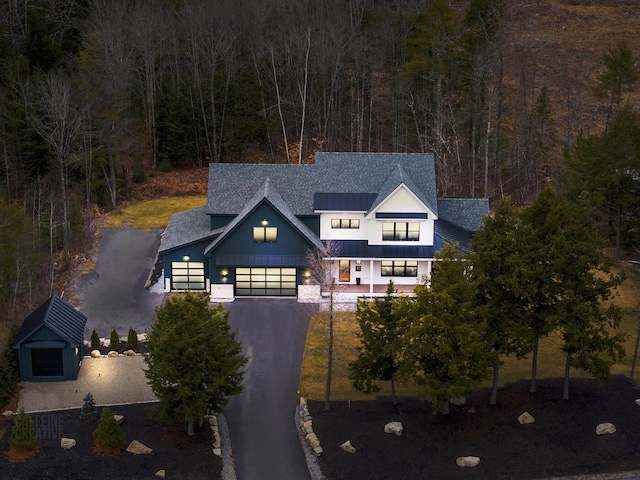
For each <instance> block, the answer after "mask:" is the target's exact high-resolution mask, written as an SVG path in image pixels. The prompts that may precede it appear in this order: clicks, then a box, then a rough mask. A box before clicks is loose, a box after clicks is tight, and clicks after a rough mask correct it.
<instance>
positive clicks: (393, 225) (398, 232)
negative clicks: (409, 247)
mask: <svg viewBox="0 0 640 480" xmlns="http://www.w3.org/2000/svg"><path fill="white" fill-rule="evenodd" d="M382 240H386V241H401V242H405V241H407V242H417V241H418V240H420V223H418V222H384V223H383V224H382Z"/></svg>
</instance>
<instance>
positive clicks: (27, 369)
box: [18, 326, 84, 382]
mask: <svg viewBox="0 0 640 480" xmlns="http://www.w3.org/2000/svg"><path fill="white" fill-rule="evenodd" d="M48 341H54V342H64V344H65V347H64V348H62V364H63V375H62V376H51V377H34V376H33V365H32V362H31V350H32V348H27V345H29V344H30V345H31V346H34V344H37V343H38V342H48ZM83 355H84V345H83V344H82V343H80V345H78V347H77V351H76V347H75V346H72V345H70V344H69V342H66V341H65V340H64V339H63V338H62V337H60V336H59V335H58V334H56V333H55V332H53V331H52V330H51V329H50V328H48V327H46V326H42V327H40V328H39V329H38V330H36V331H35V332H34V333H33V334H32V335H31V336H30V337H29V338H27V339H26V340H25V341H24V342H22V343H21V344H20V348H19V349H18V365H19V370H20V381H22V382H60V381H65V380H76V379H77V378H78V373H79V372H80V364H81V363H82V357H83Z"/></svg>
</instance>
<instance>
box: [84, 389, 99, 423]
mask: <svg viewBox="0 0 640 480" xmlns="http://www.w3.org/2000/svg"><path fill="white" fill-rule="evenodd" d="M83 401H84V403H83V404H82V408H80V418H81V419H82V420H84V421H85V422H95V421H96V420H98V409H97V408H96V402H95V400H94V399H93V395H91V392H89V393H87V394H86V395H85V397H84V398H83Z"/></svg>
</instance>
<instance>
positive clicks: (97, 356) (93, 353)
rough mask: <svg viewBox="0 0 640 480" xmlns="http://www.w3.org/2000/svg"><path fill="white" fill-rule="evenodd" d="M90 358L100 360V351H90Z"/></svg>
mask: <svg viewBox="0 0 640 480" xmlns="http://www.w3.org/2000/svg"><path fill="white" fill-rule="evenodd" d="M91 356H92V357H93V358H100V357H101V356H102V354H101V353H100V350H91Z"/></svg>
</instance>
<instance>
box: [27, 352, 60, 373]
mask: <svg viewBox="0 0 640 480" xmlns="http://www.w3.org/2000/svg"><path fill="white" fill-rule="evenodd" d="M31 369H32V373H33V376H34V377H62V376H63V375H64V366H63V364H62V349H61V348H34V349H32V350H31Z"/></svg>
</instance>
